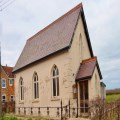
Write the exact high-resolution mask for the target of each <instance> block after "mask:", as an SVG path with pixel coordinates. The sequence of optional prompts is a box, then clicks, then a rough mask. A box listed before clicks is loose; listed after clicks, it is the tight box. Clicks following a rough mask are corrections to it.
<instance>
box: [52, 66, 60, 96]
mask: <svg viewBox="0 0 120 120" xmlns="http://www.w3.org/2000/svg"><path fill="white" fill-rule="evenodd" d="M52 95H53V96H59V70H58V68H57V66H56V65H54V66H53V69H52Z"/></svg>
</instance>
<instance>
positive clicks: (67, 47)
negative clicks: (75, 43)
mask: <svg viewBox="0 0 120 120" xmlns="http://www.w3.org/2000/svg"><path fill="white" fill-rule="evenodd" d="M69 48H70V46H66V47H65V48H62V49H60V50H58V51H55V52H53V53H51V54H49V55H47V56H45V57H43V58H41V59H38V60H35V61H33V62H32V63H29V64H27V65H25V66H23V67H21V68H18V69H16V70H14V69H13V71H12V73H16V72H18V71H19V70H22V69H24V68H26V67H28V66H29V65H32V64H34V63H37V62H39V61H40V60H43V59H46V58H47V57H50V56H52V55H54V54H56V53H58V52H61V51H64V50H67V49H69Z"/></svg>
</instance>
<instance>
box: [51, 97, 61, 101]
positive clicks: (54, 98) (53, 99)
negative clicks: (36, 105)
mask: <svg viewBox="0 0 120 120" xmlns="http://www.w3.org/2000/svg"><path fill="white" fill-rule="evenodd" d="M58 100H60V97H52V98H51V101H58Z"/></svg>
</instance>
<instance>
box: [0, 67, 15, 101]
mask: <svg viewBox="0 0 120 120" xmlns="http://www.w3.org/2000/svg"><path fill="white" fill-rule="evenodd" d="M0 73H1V80H2V78H4V79H5V80H6V88H1V94H2V95H6V102H9V101H10V100H11V99H10V98H11V95H13V96H14V79H13V78H12V79H13V84H12V86H10V84H9V79H10V78H9V77H8V76H7V74H6V73H5V71H4V70H3V69H1V70H0Z"/></svg>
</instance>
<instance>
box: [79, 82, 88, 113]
mask: <svg viewBox="0 0 120 120" xmlns="http://www.w3.org/2000/svg"><path fill="white" fill-rule="evenodd" d="M88 97H89V95H88V80H87V81H82V82H80V111H81V113H88V100H89V98H88Z"/></svg>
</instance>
